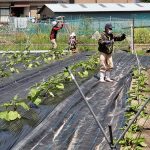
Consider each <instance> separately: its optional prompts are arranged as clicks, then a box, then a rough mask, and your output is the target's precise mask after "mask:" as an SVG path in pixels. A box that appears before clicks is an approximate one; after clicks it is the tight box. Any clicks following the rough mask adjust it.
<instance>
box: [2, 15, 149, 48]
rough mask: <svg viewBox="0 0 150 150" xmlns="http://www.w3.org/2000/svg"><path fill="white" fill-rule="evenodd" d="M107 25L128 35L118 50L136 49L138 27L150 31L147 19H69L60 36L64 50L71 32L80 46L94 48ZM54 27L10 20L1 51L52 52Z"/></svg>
mask: <svg viewBox="0 0 150 150" xmlns="http://www.w3.org/2000/svg"><path fill="white" fill-rule="evenodd" d="M106 23H112V25H113V32H115V33H116V34H120V33H125V34H126V35H127V40H126V41H125V42H123V44H122V43H120V44H119V43H117V44H116V47H117V49H118V48H119V49H120V48H122V47H125V49H127V48H128V47H129V46H130V47H132V49H134V46H133V45H134V39H133V37H134V32H133V31H134V28H139V27H140V28H147V29H148V30H149V31H150V28H149V24H150V20H145V19H138V20H137V19H136V20H133V19H120V18H111V17H110V18H109V19H108V18H84V19H76V20H74V19H72V20H65V25H64V28H63V29H62V30H61V31H59V34H58V41H59V45H61V46H60V48H61V49H63V48H64V47H66V46H67V43H68V38H69V35H70V33H71V32H75V33H76V34H77V38H78V45H84V46H85V45H88V44H90V45H91V47H92V44H93V45H97V41H96V40H94V39H92V35H93V34H94V33H95V32H96V31H98V32H102V31H103V30H104V26H105V24H106ZM51 28H52V26H51V21H50V20H49V21H46V22H37V23H32V22H31V21H28V20H27V18H10V23H9V24H8V25H5V26H1V27H0V50H24V49H26V48H29V49H30V50H37V49H40V50H41V49H45V50H46V49H49V48H50V43H49V33H50V30H51ZM148 36H149V35H148ZM143 39H144V38H143ZM146 39H149V38H146ZM136 40H137V39H136ZM125 45H126V46H125ZM88 47H89V45H88ZM84 48H87V47H84ZM84 48H83V49H84ZM94 48H95V47H94Z"/></svg>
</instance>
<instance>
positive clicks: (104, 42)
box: [98, 23, 126, 82]
mask: <svg viewBox="0 0 150 150" xmlns="http://www.w3.org/2000/svg"><path fill="white" fill-rule="evenodd" d="M125 38H126V35H125V34H124V33H123V34H122V35H121V36H115V35H114V34H113V32H112V24H109V23H108V24H106V25H105V31H103V32H102V33H101V35H100V38H99V40H98V45H99V47H98V50H99V52H100V82H106V81H107V82H113V80H112V79H111V78H110V72H111V70H112V69H113V60H112V52H113V45H114V42H115V41H122V40H124V39H125Z"/></svg>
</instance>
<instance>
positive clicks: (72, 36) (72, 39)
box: [68, 32, 77, 53]
mask: <svg viewBox="0 0 150 150" xmlns="http://www.w3.org/2000/svg"><path fill="white" fill-rule="evenodd" d="M68 44H69V50H71V51H72V53H76V52H77V48H76V45H77V39H76V34H75V32H72V33H71V34H70V37H69V42H68Z"/></svg>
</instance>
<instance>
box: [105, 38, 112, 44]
mask: <svg viewBox="0 0 150 150" xmlns="http://www.w3.org/2000/svg"><path fill="white" fill-rule="evenodd" d="M104 43H105V44H106V45H109V44H113V43H114V39H112V40H109V41H105V42H104Z"/></svg>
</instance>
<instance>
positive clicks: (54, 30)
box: [50, 24, 63, 40]
mask: <svg viewBox="0 0 150 150" xmlns="http://www.w3.org/2000/svg"><path fill="white" fill-rule="evenodd" d="M62 28H63V24H61V26H60V27H57V26H54V27H53V28H52V30H51V33H50V40H53V39H56V37H57V31H58V30H60V29H62Z"/></svg>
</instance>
